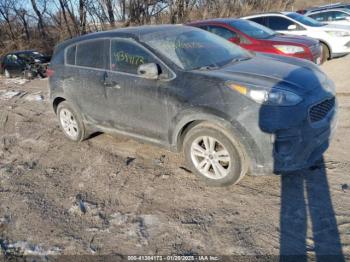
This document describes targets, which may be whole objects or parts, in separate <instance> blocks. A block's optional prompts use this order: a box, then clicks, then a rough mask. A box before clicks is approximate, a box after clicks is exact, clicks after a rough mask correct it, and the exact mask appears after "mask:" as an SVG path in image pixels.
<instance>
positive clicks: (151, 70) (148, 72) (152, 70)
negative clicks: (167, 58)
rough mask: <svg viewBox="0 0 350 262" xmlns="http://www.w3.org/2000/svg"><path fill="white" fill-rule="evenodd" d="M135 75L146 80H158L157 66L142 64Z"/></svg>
mask: <svg viewBox="0 0 350 262" xmlns="http://www.w3.org/2000/svg"><path fill="white" fill-rule="evenodd" d="M137 74H138V75H139V76H142V77H144V78H147V79H158V76H159V69H158V65H157V64H155V63H148V64H142V65H140V66H139V67H138V68H137Z"/></svg>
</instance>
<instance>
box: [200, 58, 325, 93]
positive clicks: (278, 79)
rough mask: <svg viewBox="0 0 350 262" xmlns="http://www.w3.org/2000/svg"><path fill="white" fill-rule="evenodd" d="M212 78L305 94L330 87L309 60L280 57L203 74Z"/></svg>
mask: <svg viewBox="0 0 350 262" xmlns="http://www.w3.org/2000/svg"><path fill="white" fill-rule="evenodd" d="M201 72H203V73H204V74H210V75H211V76H212V77H215V76H216V77H220V78H222V79H225V80H232V81H236V82H237V84H243V85H244V84H246V85H252V86H259V87H260V88H264V89H271V88H280V89H285V90H289V91H293V92H295V93H299V94H304V93H307V92H310V91H311V90H313V89H316V88H320V87H322V86H323V85H324V84H325V83H327V81H328V78H327V76H326V75H325V74H324V73H323V72H322V71H321V70H320V69H319V67H318V66H317V65H315V64H313V63H311V62H308V61H306V60H302V59H297V58H292V57H283V56H278V55H268V54H259V55H256V56H254V57H253V58H251V59H249V60H244V61H240V62H235V63H232V64H229V65H226V66H224V67H222V68H220V69H217V70H210V71H201Z"/></svg>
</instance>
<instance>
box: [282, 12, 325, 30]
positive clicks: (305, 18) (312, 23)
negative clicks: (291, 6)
mask: <svg viewBox="0 0 350 262" xmlns="http://www.w3.org/2000/svg"><path fill="white" fill-rule="evenodd" d="M287 16H288V17H290V18H292V19H294V20H296V21H298V22H299V23H302V24H304V25H306V26H312V27H320V26H324V25H325V24H324V23H320V22H318V21H316V20H315V19H312V18H311V17H308V16H304V15H301V14H298V13H289V14H287Z"/></svg>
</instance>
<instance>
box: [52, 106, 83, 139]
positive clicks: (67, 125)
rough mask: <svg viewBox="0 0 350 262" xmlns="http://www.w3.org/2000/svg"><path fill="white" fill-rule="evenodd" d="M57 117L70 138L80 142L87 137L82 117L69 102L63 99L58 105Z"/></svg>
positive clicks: (65, 133)
mask: <svg viewBox="0 0 350 262" xmlns="http://www.w3.org/2000/svg"><path fill="white" fill-rule="evenodd" d="M57 117H58V121H59V123H60V127H61V129H62V131H63V133H64V135H65V136H66V137H67V138H68V139H69V140H72V141H74V142H80V141H83V140H84V139H85V138H86V130H85V126H84V122H83V120H82V117H81V116H80V114H79V113H78V112H77V111H76V110H75V109H74V107H73V106H72V105H70V104H69V103H68V102H66V101H63V102H61V103H60V104H59V105H58V107H57Z"/></svg>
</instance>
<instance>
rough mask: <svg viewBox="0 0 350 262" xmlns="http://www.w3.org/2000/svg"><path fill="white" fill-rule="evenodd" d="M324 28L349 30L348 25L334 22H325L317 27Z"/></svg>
mask: <svg viewBox="0 0 350 262" xmlns="http://www.w3.org/2000/svg"><path fill="white" fill-rule="evenodd" d="M319 28H322V29H324V30H329V29H333V30H345V31H350V25H335V24H326V25H325V26H322V27H319Z"/></svg>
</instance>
